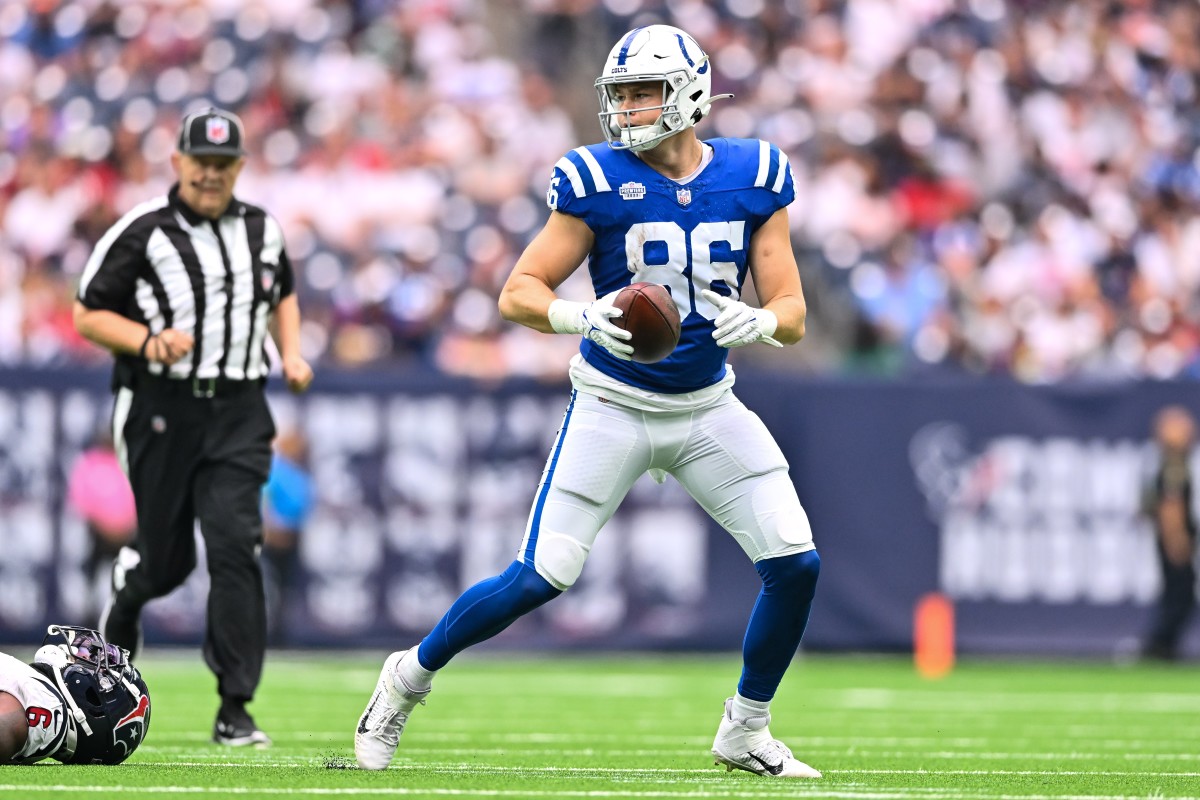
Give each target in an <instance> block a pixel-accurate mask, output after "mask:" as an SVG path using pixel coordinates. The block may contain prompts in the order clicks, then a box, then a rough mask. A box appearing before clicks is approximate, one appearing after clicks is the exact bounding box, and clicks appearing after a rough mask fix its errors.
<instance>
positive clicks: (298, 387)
mask: <svg viewBox="0 0 1200 800" xmlns="http://www.w3.org/2000/svg"><path fill="white" fill-rule="evenodd" d="M283 378H284V380H286V381H287V385H288V388H289V389H291V390H292V393H293V394H300V393H301V392H303V391H305V390H306V389H308V385H309V384H310V383H312V379H313V371H312V367H310V366H309V365H308V362H307V361H305V360H304V359H303V358H301V357H300V356H286V357H285V358H284V359H283Z"/></svg>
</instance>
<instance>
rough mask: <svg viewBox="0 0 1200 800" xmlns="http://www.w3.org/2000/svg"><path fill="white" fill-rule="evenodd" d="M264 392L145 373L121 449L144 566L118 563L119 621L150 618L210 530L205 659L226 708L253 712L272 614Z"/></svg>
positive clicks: (132, 398) (123, 412)
mask: <svg viewBox="0 0 1200 800" xmlns="http://www.w3.org/2000/svg"><path fill="white" fill-rule="evenodd" d="M262 387H263V384H262V383H261V382H259V381H238V382H222V381H203V380H201V381H198V382H193V381H190V380H168V379H163V378H156V377H153V376H149V375H146V374H144V373H143V374H140V375H138V376H137V378H136V380H135V385H134V386H132V387H128V388H122V389H120V390H118V392H117V398H116V402H115V403H114V408H113V428H114V430H113V434H114V436H113V438H114V441H115V442H116V444H117V448H118V449H117V452H118V454H123V456H124V460H125V463H126V465H127V473H128V475H129V482H130V485H131V486H132V488H133V495H134V499H135V502H136V505H137V515H138V533H137V539H136V542H135V548H136V551H137V554H138V556H139V558H138V559H137V563H136V564H133V565H132V566H130V565H129V563H128V562H129V561H131V560H132V559H118V563H117V566H116V568H115V569H116V572H114V581H113V583H114V599H113V602H114V606H115V608H114V610H115V611H116V612H117V613H120V614H122V615H129V614H137V613H140V611H141V608H142V606H144V605H145V604H146V603H147V602H148V601H150V600H152V599H154V598H156V597H162V596H163V595H166V594H168V593H170V592H171V591H172V590H174V589H175V588H176V587H178V586H179V585H180V584H182V583H183V582H184V580H186V578H187V577H188V575H189V574H190V573H191V571H192V569H193V568H195V566H196V548H195V536H194V530H195V521H196V520H199V522H200V532H201V535H202V536H203V538H204V548H205V554H206V556H207V559H208V572H209V578H210V584H211V585H210V589H209V594H208V619H207V627H206V632H205V637H204V660H205V662H206V663H207V664H208V666H209V668H210V669H211V670H212V671H213V672H214V673H215V674H216V676H217V690H218V692H219V694H220V695H221V697H222V698H224V699H229V700H235V701H239V700H240V701H243V702H246V701H249V700H251V699H252V698H253V696H254V690H255V689H256V688H257V687H258V682H259V679H260V678H261V676H262V667H263V657H264V651H265V649H266V639H267V615H266V603H265V599H264V595H263V578H262V569H261V567H260V565H259V560H258V551H259V549H260V547H261V545H262V536H263V534H262V510H261V492H262V486H263V484H264V483H265V482H266V480H267V476H268V474H269V472H270V468H271V440H272V438H274V436H275V424H274V422H273V421H272V419H271V411H270V408H269V407H268V406H267V401H266V397H265V395H264V394H263V390H262Z"/></svg>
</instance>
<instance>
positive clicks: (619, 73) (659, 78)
mask: <svg viewBox="0 0 1200 800" xmlns="http://www.w3.org/2000/svg"><path fill="white" fill-rule="evenodd" d="M630 83H659V84H661V85H662V86H663V96H662V100H661V102H660V103H659V104H658V105H653V106H649V107H648V108H645V107H644V108H642V109H636V110H655V109H657V110H659V111H660V113H659V116H658V119H657V120H655V121H654V122H653V123H650V124H648V125H630V123H629V116H628V115H629V113H630V112H631V111H634V110H635V109H632V108H630V109H624V108H621V107H620V103H619V102H618V100H617V98H616V97H615V96H614V94H615V93H616V92H617V91H618V88H619V87H620V86H622V85H623V84H630ZM595 85H596V95H597V97H598V98H599V100H600V113H599V118H600V129H601V130H602V131H603V132H604V138H605V141H607V142H608V145H609V146H610V147H612V148H614V149H616V150H632V151H634V152H642V151H644V150H649V149H651V148H654V147H657V146H658V144H659V143H660V142H662V141H663V140H664V139H666V138H668V137H670V136H674V135H675V134H677V133H679V132H681V131H684V130H687V129H688V128H691V127H692V126H694V125H695V124H696V123H697V122H699V121H700V120H701V119H703V118H704V117H705V116H706V115H707V114H708V111H709V109H710V107H711V105H712V101H713V100H714V99H718V98H714V97H713V96H712V70H711V69H709V63H708V56H707V55H705V53H704V51H703V50H701V49H700V45H698V44H697V43H696V40H695V39H693V38H692V37H691V36H690V35H689V34H687V33H685V32H684V31H682V30H680V29H679V28H674V27H671V26H670V25H650V26H648V27H645V28H635V29H634V30H632V31H630V32H629V33H627V34H625V35H624V36H623V37H621V40H620V41H618V42H617V44H616V45H615V46H614V47H613V49H612V51H611V52H609V54H608V59H607V60H606V61H605V63H604V70H603V71H602V73H601V75H600V77H599V78H598V79H597V80H596V84H595Z"/></svg>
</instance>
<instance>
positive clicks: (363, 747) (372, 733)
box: [354, 650, 430, 769]
mask: <svg viewBox="0 0 1200 800" xmlns="http://www.w3.org/2000/svg"><path fill="white" fill-rule="evenodd" d="M407 652H408V651H407V650H400V651H398V652H395V653H392V654H391V655H390V656H388V657H387V661H384V662H383V670H382V671H381V672H380V673H379V682H378V683H376V684H375V692H374V693H373V694H372V695H371V702H369V703H367V710H366V711H364V712H363V713H362V717H360V718H359V720H358V728H357V729H355V731H354V757H355V758H356V759H357V760H358V766H359V767H361V768H362V769H387V765H388V764H390V763H391V761H392V756H394V755H395V754H396V747H398V746H399V744H400V734H402V733H404V723H406V722H408V715H409V714H411V713H412V710H413V709H414V708H416V707H417V704H418V703H422V704H423V703H424V702H425V697H426V696H427V695H428V694H429V691H430V690H429V689H426V690H425V691H422V692H418V691H415V690H413V689H410V688H408V686H407V685H406V684H404V679H403V678H401V677H400V676H399V675H397V674H396V666H397V665H398V664H399V663H400V659H402V658H404V654H405V653H407ZM397 682H400V684H401V685H403V686H404V689H403V690H401V689H399V688H398V687H397V686H396V683H397Z"/></svg>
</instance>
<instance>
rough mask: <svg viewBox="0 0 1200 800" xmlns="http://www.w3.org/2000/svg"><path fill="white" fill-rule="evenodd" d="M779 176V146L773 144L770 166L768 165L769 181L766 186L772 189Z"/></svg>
mask: <svg viewBox="0 0 1200 800" xmlns="http://www.w3.org/2000/svg"><path fill="white" fill-rule="evenodd" d="M778 177H779V148H778V147H776V146H775V145H771V159H770V166H769V167H767V182H766V184H765V187H766V188H767V189H770V188H771V187H772V186H774V185H775V180H776V179H777V178H778Z"/></svg>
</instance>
